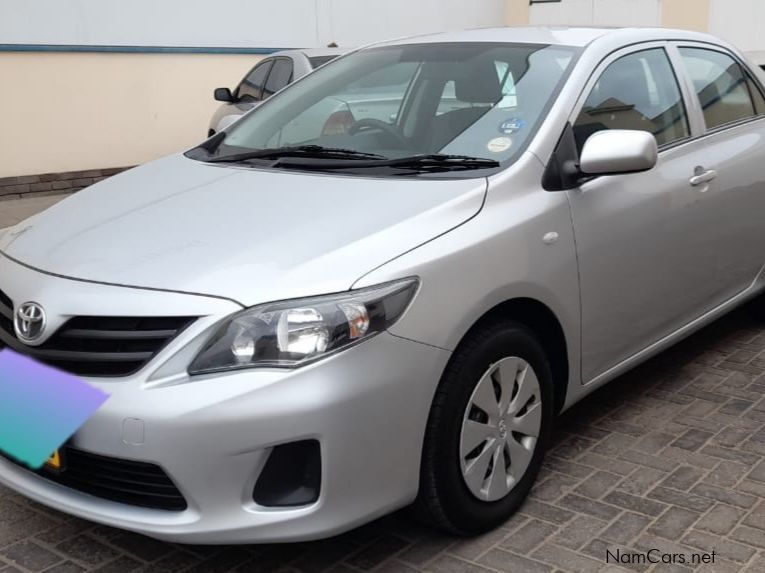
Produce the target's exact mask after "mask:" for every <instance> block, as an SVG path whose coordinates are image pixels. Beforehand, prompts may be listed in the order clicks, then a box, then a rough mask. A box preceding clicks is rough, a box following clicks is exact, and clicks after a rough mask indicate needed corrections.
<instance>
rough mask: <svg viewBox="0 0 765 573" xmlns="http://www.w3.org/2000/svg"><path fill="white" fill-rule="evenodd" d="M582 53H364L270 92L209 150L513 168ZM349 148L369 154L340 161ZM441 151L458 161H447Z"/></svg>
mask: <svg viewBox="0 0 765 573" xmlns="http://www.w3.org/2000/svg"><path fill="white" fill-rule="evenodd" d="M576 53H577V52H576V49H574V48H570V47H565V46H548V45H527V44H489V43H450V44H417V45H404V46H390V47H382V48H374V49H368V50H363V51H360V52H356V53H353V54H350V55H348V56H346V57H343V58H340V59H338V60H337V61H335V62H332V63H330V64H329V65H327V66H325V67H323V68H321V69H319V70H317V71H316V72H315V73H313V74H310V75H309V76H307V77H306V78H304V79H303V80H301V81H300V82H298V83H296V84H294V85H293V86H291V87H289V88H288V89H286V90H285V91H284V92H282V93H280V94H278V95H277V96H276V97H274V98H271V99H270V100H269V101H268V102H266V103H265V104H263V105H262V106H261V107H260V108H259V109H257V110H256V111H254V112H253V113H251V114H249V115H248V116H246V117H245V118H244V119H243V120H241V121H240V122H238V123H237V124H236V125H235V126H233V127H232V128H231V130H230V132H229V133H228V134H227V135H226V136H225V139H223V140H222V141H220V142H216V147H215V148H212V149H208V150H207V153H208V155H209V158H210V159H212V158H216V157H217V158H221V157H222V158H223V160H227V159H228V158H234V159H235V160H237V161H238V160H244V159H245V158H246V159H248V160H250V161H261V162H263V161H265V163H266V164H268V163H269V162H273V161H274V158H275V157H278V156H279V150H282V149H286V150H289V151H291V152H292V153H293V155H294V152H295V149H296V148H307V149H310V152H311V158H310V161H309V160H308V159H295V158H293V159H292V160H291V161H290V162H289V163H288V166H289V167H290V168H301V167H309V168H311V169H320V168H321V167H322V162H321V151H322V150H323V149H324V148H326V149H328V150H330V149H331V150H333V155H331V156H330V157H329V158H328V161H334V163H328V164H327V165H328V166H331V167H332V168H340V167H342V168H343V169H345V170H352V171H353V170H356V171H363V170H364V169H369V168H371V167H375V166H377V167H385V169H388V170H396V169H401V168H402V167H403V166H406V167H407V168H409V169H414V167H413V165H414V164H413V163H411V162H407V161H402V158H412V159H418V160H420V164H422V156H428V158H429V159H431V160H432V158H433V157H434V156H438V157H437V159H439V161H440V163H439V166H440V168H441V170H442V171H448V170H450V169H452V168H453V167H455V166H457V165H458V164H459V168H460V170H464V169H465V168H467V169H482V168H484V169H485V168H486V167H487V166H492V164H496V166H499V165H506V164H507V163H509V162H511V161H512V160H514V159H515V158H516V157H517V156H518V155H519V154H520V152H522V151H523V149H524V148H525V147H526V145H527V144H528V142H529V141H530V139H531V137H532V136H533V135H534V133H535V132H536V130H537V128H538V126H539V124H540V123H541V121H542V119H543V118H544V116H545V113H546V109H547V107H548V106H549V105H550V103H551V102H552V100H553V99H554V96H555V94H556V93H557V91H558V88H559V86H560V84H561V83H562V81H563V80H564V78H565V76H566V74H567V72H568V70H569V69H570V67H571V66H572V63H573V60H574V57H575V55H576ZM308 146H310V147H308ZM269 150H275V153H271V152H269ZM341 151H342V152H347V153H346V155H347V156H348V157H351V154H357V155H358V154H363V158H364V159H366V160H365V161H363V162H362V161H359V162H358V163H356V164H353V162H352V161H346V162H345V163H338V162H337V159H338V153H339V152H341ZM247 152H258V153H259V156H258V158H257V159H256V158H254V157H252V154H249V155H250V156H248V153H247ZM262 152H266V153H265V156H266V157H267V159H263V157H264V154H263V153H262ZM442 156H449V159H450V162H448V164H446V165H444V162H443V160H442V159H443V158H442ZM455 156H456V157H455ZM198 158H199V159H205V158H204V157H198ZM369 158H377V159H379V160H381V161H382V160H388V161H387V163H382V162H381V163H379V164H375V163H374V161H370V159H369ZM354 159H359V158H358V157H354ZM455 159H456V161H455ZM392 160H395V161H392ZM476 160H478V161H476ZM300 161H303V162H304V165H301V164H300ZM466 161H468V163H466ZM285 165H286V163H285ZM415 171H416V169H415Z"/></svg>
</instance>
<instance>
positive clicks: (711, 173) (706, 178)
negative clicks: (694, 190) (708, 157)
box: [691, 167, 717, 187]
mask: <svg viewBox="0 0 765 573" xmlns="http://www.w3.org/2000/svg"><path fill="white" fill-rule="evenodd" d="M716 178H717V171H715V170H714V169H709V170H707V171H704V168H703V167H702V168H698V167H697V168H696V174H695V175H694V176H693V177H691V185H693V186H694V187H698V186H699V185H703V184H704V183H709V182H710V181H713V180H714V179H716Z"/></svg>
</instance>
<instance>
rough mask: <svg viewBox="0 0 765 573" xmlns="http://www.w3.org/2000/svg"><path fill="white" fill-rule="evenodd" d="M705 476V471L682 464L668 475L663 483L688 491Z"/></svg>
mask: <svg viewBox="0 0 765 573" xmlns="http://www.w3.org/2000/svg"><path fill="white" fill-rule="evenodd" d="M703 476H704V472H703V471H702V470H700V469H697V468H692V467H690V466H681V467H679V468H677V469H676V470H675V471H673V472H672V473H671V474H670V475H669V476H667V477H666V478H665V479H664V481H662V482H661V485H663V486H664V487H669V488H673V489H680V490H683V491H687V490H689V489H691V487H693V485H694V484H695V483H696V482H697V481H699V480H700V479H701V478H702V477H703Z"/></svg>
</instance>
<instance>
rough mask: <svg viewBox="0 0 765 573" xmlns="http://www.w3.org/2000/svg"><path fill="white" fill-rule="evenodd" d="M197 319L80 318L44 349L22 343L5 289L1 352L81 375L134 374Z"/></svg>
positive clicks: (0, 319)
mask: <svg viewBox="0 0 765 573" xmlns="http://www.w3.org/2000/svg"><path fill="white" fill-rule="evenodd" d="M194 320H195V318H193V317H186V316H180V317H176V316H174V317H106V316H78V317H75V318H71V319H69V320H68V321H67V322H66V323H65V324H64V325H63V326H62V327H61V328H60V329H59V330H58V331H56V333H55V334H53V336H51V337H50V338H49V339H48V340H47V341H46V342H45V343H44V344H43V345H41V346H34V347H32V346H27V345H25V344H23V343H21V342H20V341H19V340H18V339H17V338H16V335H15V333H14V330H13V302H12V301H11V299H10V297H8V296H7V295H6V294H4V293H3V292H2V291H0V348H3V347H5V346H7V347H9V348H11V349H13V350H15V351H16V352H19V353H20V354H25V355H27V356H31V357H32V358H35V359H36V360H39V361H40V362H43V363H45V364H48V365H50V366H53V367H55V368H58V369H60V370H64V371H65V372H69V373H71V374H76V375H78V376H98V377H115V376H128V375H130V374H133V373H135V372H137V371H138V370H140V369H141V368H143V366H145V365H146V364H147V363H148V362H149V361H150V360H151V359H152V358H154V357H155V356H156V355H157V354H158V353H159V351H160V350H162V349H163V348H164V347H165V346H166V345H167V344H168V343H169V342H170V341H171V340H172V339H173V338H175V337H176V336H177V335H178V334H179V333H180V332H181V331H183V330H184V329H185V328H187V327H188V326H189V325H190V324H191V323H192V322H194Z"/></svg>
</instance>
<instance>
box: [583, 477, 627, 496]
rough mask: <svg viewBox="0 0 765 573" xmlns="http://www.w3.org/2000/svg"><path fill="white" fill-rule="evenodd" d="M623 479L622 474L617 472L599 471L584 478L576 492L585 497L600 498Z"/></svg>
mask: <svg viewBox="0 0 765 573" xmlns="http://www.w3.org/2000/svg"><path fill="white" fill-rule="evenodd" d="M621 479H622V478H621V476H618V475H616V474H612V473H608V472H603V471H599V472H597V473H594V474H592V475H591V476H589V477H587V478H585V479H584V480H582V482H581V484H580V485H579V486H578V487H577V488H575V489H574V492H575V493H577V494H579V495H583V496H584V497H589V498H592V499H598V498H600V497H602V496H603V495H604V494H605V493H606V492H607V491H609V490H610V489H611V488H612V487H614V486H615V485H616V484H617V483H619V481H621Z"/></svg>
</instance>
